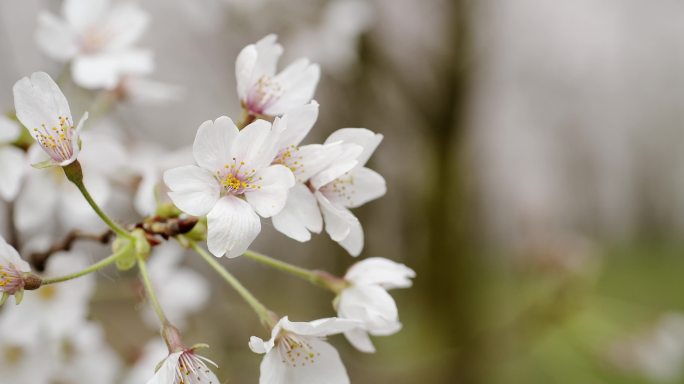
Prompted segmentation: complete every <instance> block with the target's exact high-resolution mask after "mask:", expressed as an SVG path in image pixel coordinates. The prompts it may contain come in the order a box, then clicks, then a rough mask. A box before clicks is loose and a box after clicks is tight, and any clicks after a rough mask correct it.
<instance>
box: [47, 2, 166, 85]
mask: <svg viewBox="0 0 684 384" xmlns="http://www.w3.org/2000/svg"><path fill="white" fill-rule="evenodd" d="M62 16H63V18H59V17H57V16H54V15H52V14H50V13H47V12H44V13H41V14H40V16H39V18H38V30H37V32H36V40H37V42H38V46H39V47H40V48H41V49H42V50H43V52H44V53H45V54H46V55H48V56H49V57H50V58H52V59H54V60H57V61H60V62H71V75H72V77H73V79H74V82H76V84H78V85H80V86H82V87H84V88H90V89H98V88H104V89H114V88H115V87H116V86H117V85H118V84H119V82H120V80H121V78H122V77H123V76H125V75H144V74H148V73H150V72H151V71H152V69H153V66H154V63H153V60H152V53H151V52H150V51H149V50H144V49H139V48H135V47H133V45H134V44H135V43H136V42H137V41H138V39H139V38H140V36H141V35H142V33H143V32H144V31H145V29H146V28H147V24H148V16H147V14H146V13H145V12H144V11H143V10H142V9H141V8H140V6H139V4H138V3H137V2H134V1H126V2H120V1H117V2H115V3H114V4H111V1H110V0H65V1H64V3H63V4H62Z"/></svg>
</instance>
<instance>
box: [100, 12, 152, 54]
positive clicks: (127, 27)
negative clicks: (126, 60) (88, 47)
mask: <svg viewBox="0 0 684 384" xmlns="http://www.w3.org/2000/svg"><path fill="white" fill-rule="evenodd" d="M148 22H149V17H148V16H147V13H146V12H145V11H143V10H142V9H141V8H140V5H139V4H138V3H135V2H132V1H128V2H123V3H121V2H119V3H116V4H114V6H113V7H112V8H111V10H110V11H109V12H108V13H107V17H106V19H105V20H104V21H103V22H102V23H101V25H99V28H102V29H103V30H105V31H107V32H108V33H109V34H110V36H111V37H110V38H109V40H108V41H107V43H106V49H107V50H109V51H116V50H121V49H124V48H127V47H129V46H130V45H132V44H133V43H135V42H136V41H137V40H138V39H140V36H142V34H143V32H144V31H145V29H146V28H147V24H148Z"/></svg>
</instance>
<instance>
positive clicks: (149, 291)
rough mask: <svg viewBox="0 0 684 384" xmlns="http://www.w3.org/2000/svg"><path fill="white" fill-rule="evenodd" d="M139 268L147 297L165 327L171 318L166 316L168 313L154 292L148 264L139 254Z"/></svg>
mask: <svg viewBox="0 0 684 384" xmlns="http://www.w3.org/2000/svg"><path fill="white" fill-rule="evenodd" d="M138 270H139V271H140V277H141V279H142V281H143V285H144V286H145V295H146V296H147V299H148V300H149V302H150V304H151V305H152V309H154V313H156V314H157V317H158V318H159V321H160V322H161V323H162V325H163V326H164V327H166V326H167V325H170V323H169V320H168V319H167V318H166V314H165V313H164V310H163V309H162V307H161V304H159V299H157V294H156V293H154V289H153V288H152V281H150V275H149V273H148V272H147V265H146V264H145V260H143V258H142V257H140V256H138Z"/></svg>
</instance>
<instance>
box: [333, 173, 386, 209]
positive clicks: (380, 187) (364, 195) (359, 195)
mask: <svg viewBox="0 0 684 384" xmlns="http://www.w3.org/2000/svg"><path fill="white" fill-rule="evenodd" d="M337 181H339V182H340V183H341V184H343V186H344V189H341V188H337V189H336V188H334V185H332V184H329V185H328V186H326V187H324V188H323V189H322V190H325V192H324V193H325V194H326V196H328V197H329V198H330V199H331V201H332V202H333V203H337V204H340V205H344V206H345V207H348V208H356V207H360V206H362V205H364V204H366V203H367V202H369V201H372V200H375V199H377V198H379V197H382V196H384V195H385V193H387V185H386V184H385V179H384V178H383V177H382V176H381V175H380V174H379V173H377V172H375V171H373V170H372V169H368V168H366V167H361V168H355V169H353V170H352V171H351V172H349V173H348V174H346V175H344V176H342V177H340V178H338V180H337ZM333 196H334V197H333Z"/></svg>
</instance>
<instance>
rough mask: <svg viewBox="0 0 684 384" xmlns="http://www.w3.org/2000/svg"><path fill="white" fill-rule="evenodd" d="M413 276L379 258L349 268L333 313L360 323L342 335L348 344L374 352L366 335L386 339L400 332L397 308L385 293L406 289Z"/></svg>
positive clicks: (394, 264) (401, 265) (407, 269)
mask: <svg viewBox="0 0 684 384" xmlns="http://www.w3.org/2000/svg"><path fill="white" fill-rule="evenodd" d="M415 276H416V273H415V272H414V271H413V270H412V269H411V268H409V267H407V266H405V265H404V264H399V263H395V262H393V261H392V260H388V259H385V258H382V257H371V258H368V259H366V260H363V261H360V262H358V263H356V264H354V265H353V266H352V267H351V268H349V270H348V271H347V274H346V275H345V276H344V279H345V280H346V281H347V282H349V283H350V286H349V287H348V288H345V289H344V290H343V291H342V292H341V293H340V295H339V296H338V298H337V314H338V316H339V317H341V318H345V319H354V320H358V321H360V322H361V323H362V324H363V327H362V328H356V329H352V330H349V331H347V332H345V333H344V335H345V336H346V337H347V340H349V342H350V343H351V344H352V345H354V346H355V347H356V348H357V349H359V350H360V351H363V352H375V347H374V346H373V343H372V342H371V340H370V338H369V337H368V334H369V333H370V334H371V335H373V336H388V335H391V334H394V333H396V332H397V331H399V330H400V329H401V323H400V322H399V311H398V310H397V305H396V303H395V302H394V299H393V298H392V296H390V294H389V293H387V290H389V289H395V288H408V287H410V286H411V285H412V282H411V279H412V278H414V277H415Z"/></svg>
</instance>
